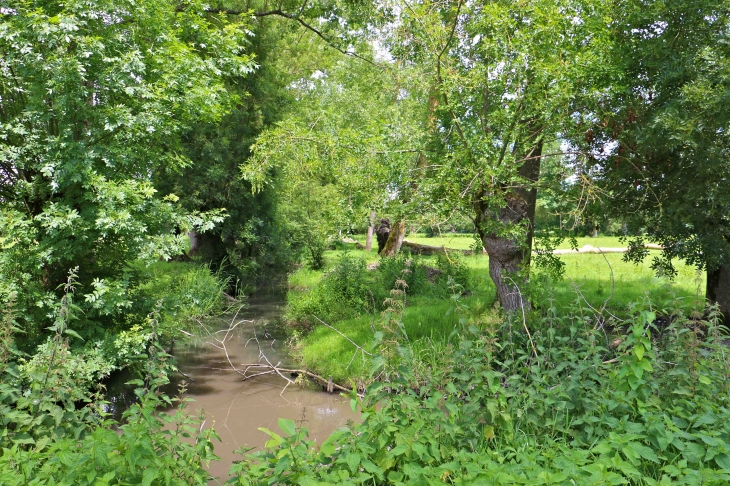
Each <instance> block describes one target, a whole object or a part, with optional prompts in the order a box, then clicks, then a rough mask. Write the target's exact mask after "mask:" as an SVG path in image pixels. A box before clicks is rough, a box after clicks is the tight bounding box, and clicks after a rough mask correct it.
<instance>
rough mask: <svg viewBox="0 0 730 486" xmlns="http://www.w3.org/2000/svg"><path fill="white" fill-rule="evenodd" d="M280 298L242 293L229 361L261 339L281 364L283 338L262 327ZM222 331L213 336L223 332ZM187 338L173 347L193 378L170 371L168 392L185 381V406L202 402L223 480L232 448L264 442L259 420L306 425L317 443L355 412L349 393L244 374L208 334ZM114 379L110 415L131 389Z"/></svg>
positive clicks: (215, 324)
mask: <svg viewBox="0 0 730 486" xmlns="http://www.w3.org/2000/svg"><path fill="white" fill-rule="evenodd" d="M282 299H283V298H282V296H278V295H270V294H265V295H262V296H257V297H252V298H250V299H248V306H247V307H246V308H245V309H244V310H243V311H241V312H240V313H239V314H238V316H237V321H240V320H246V321H247V322H243V323H241V324H239V326H238V327H237V328H236V330H235V332H234V333H233V334H232V337H231V339H230V340H228V341H226V349H227V351H228V357H229V358H230V361H231V362H232V363H233V364H234V365H236V366H238V365H240V364H243V363H255V362H258V361H259V346H260V347H261V350H262V351H263V352H264V354H265V355H266V357H267V358H268V359H269V361H270V362H271V363H272V364H277V363H278V362H281V363H282V366H284V365H285V364H286V363H287V362H290V360H288V357H287V355H286V352H285V351H284V350H283V349H282V348H283V347H284V345H283V344H284V343H283V342H281V341H278V340H275V339H274V338H273V337H271V336H268V335H266V333H265V328H266V324H267V323H269V322H273V321H275V320H276V319H278V318H279V316H280V315H281V311H282V306H283V304H284V302H283V300H282ZM232 321H233V316H232V315H228V316H222V317H221V318H218V319H215V320H209V321H208V323H207V324H208V328H209V329H210V330H211V332H214V331H217V330H221V329H223V330H225V329H227V328H228V327H229V325H230V323H231V322H232ZM222 334H223V333H219V335H218V336H219V337H222ZM254 338H257V339H254ZM191 341H192V342H190V343H189V344H188V345H186V346H184V347H179V350H176V351H175V353H174V354H175V358H176V360H177V365H178V367H179V369H180V370H181V371H182V372H183V373H185V375H187V376H189V377H190V378H192V379H193V380H194V381H190V380H188V379H187V378H185V377H184V376H183V375H181V374H178V375H177V376H173V377H172V383H171V384H170V385H169V388H168V389H166V392H167V393H168V394H169V395H171V396H172V395H176V394H177V392H176V390H177V388H178V387H179V384H180V382H182V381H183V380H185V381H188V383H189V384H188V391H187V394H186V396H187V397H188V398H192V399H193V400H195V401H194V402H192V403H190V404H189V407H190V409H191V410H198V409H200V408H202V409H203V410H204V411H205V416H206V424H205V426H206V427H209V426H213V427H214V428H215V430H216V432H217V433H218V435H219V436H220V438H221V443H216V444H215V453H216V454H217V455H218V456H219V457H220V458H221V461H218V462H216V463H214V464H212V465H211V468H210V472H211V474H212V475H213V476H214V477H216V478H217V479H219V480H220V482H221V483H223V482H225V479H226V478H227V476H228V469H229V468H230V466H231V464H232V463H233V461H235V460H238V459H240V457H241V456H240V455H238V454H235V453H234V451H236V450H237V449H239V448H240V447H242V446H248V447H255V448H257V449H260V448H263V446H264V443H265V442H266V440H267V439H268V436H267V435H266V434H264V433H263V432H261V431H259V430H258V428H259V427H266V428H268V429H270V430H272V431H274V432H277V433H281V431H280V430H279V429H278V426H277V421H278V419H279V418H288V419H291V420H294V421H295V422H296V423H297V425H302V426H304V427H306V428H307V429H309V436H310V438H311V439H313V440H316V441H318V442H321V441H322V440H324V439H325V438H326V437H327V436H328V435H329V434H330V433H331V432H333V431H334V430H336V429H337V428H339V427H341V426H342V425H344V424H346V423H347V422H348V421H349V420H355V419H357V414H355V413H353V412H352V410H351V409H350V402H349V400H347V399H344V398H342V397H340V396H339V395H338V394H336V393H334V394H328V393H325V392H323V391H321V390H322V388H321V386H315V385H309V386H299V385H289V386H288V387H287V388H286V390H284V387H285V385H286V384H287V382H286V381H285V380H284V379H283V378H281V377H279V376H276V375H273V374H269V375H263V376H257V377H255V378H251V379H248V380H246V381H242V377H241V375H240V374H238V373H237V372H236V371H234V370H233V369H232V367H231V365H230V364H229V362H228V359H227V358H226V353H225V352H223V351H222V350H220V349H217V348H215V347H214V346H213V345H211V344H210V343H211V342H213V343H215V341H213V340H212V339H210V337H208V338H207V339H197V338H196V339H192V340H191ZM257 341H258V342H257ZM264 362H265V361H264ZM262 371H263V370H262ZM116 381H117V382H118V381H121V380H116ZM115 384H116V383H114V382H112V383H110V384H109V386H108V394H107V399H108V400H109V401H110V402H111V403H112V405H113V407H112V408H113V410H112V411H113V412H114V414H115V415H117V416H119V415H120V414H121V412H122V411H123V410H124V409H125V408H126V407H127V406H129V404H130V402H131V396H130V395H129V390H125V389H122V388H121V387H119V386H115ZM282 390H284V391H283V392H282Z"/></svg>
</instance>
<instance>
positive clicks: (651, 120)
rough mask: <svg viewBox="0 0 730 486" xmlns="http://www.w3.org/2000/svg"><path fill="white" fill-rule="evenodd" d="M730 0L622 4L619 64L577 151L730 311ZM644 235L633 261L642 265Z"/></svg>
mask: <svg viewBox="0 0 730 486" xmlns="http://www.w3.org/2000/svg"><path fill="white" fill-rule="evenodd" d="M729 15H730V3H728V2H726V1H721V2H702V1H677V2H652V3H651V4H647V3H646V2H640V1H629V2H622V3H621V4H620V5H619V6H617V7H616V9H615V12H614V16H615V19H614V21H613V22H612V23H611V33H612V38H611V41H612V46H613V49H612V53H613V58H612V64H613V66H614V72H615V73H617V74H618V75H614V76H612V78H611V79H610V80H606V82H605V85H604V86H605V88H604V89H603V90H602V92H601V95H600V96H598V97H597V99H596V102H597V103H596V109H595V111H593V112H592V113H590V114H589V115H588V116H586V118H585V124H584V127H583V131H584V133H583V134H581V135H582V137H580V138H576V139H575V142H574V143H575V144H576V145H582V146H587V147H588V149H589V150H592V151H593V154H594V156H593V157H592V158H591V160H590V161H589V163H588V167H587V168H586V172H587V173H589V174H590V176H591V177H592V179H593V181H594V183H595V184H596V185H597V186H598V187H599V188H601V190H602V191H604V194H606V195H608V197H606V202H607V204H610V206H611V208H612V210H613V211H614V213H615V214H621V215H622V216H623V217H624V218H626V220H627V223H628V225H629V228H630V229H631V230H633V231H636V232H638V234H642V233H645V234H646V238H648V239H650V240H652V241H654V242H656V243H659V244H661V245H662V246H663V247H664V251H663V253H662V256H661V257H658V258H655V260H654V263H653V266H654V268H655V269H656V270H658V271H660V272H663V273H665V274H669V275H672V274H674V273H675V271H674V267H673V266H672V259H673V258H681V259H684V260H686V261H687V262H688V263H690V264H693V265H696V266H697V267H698V268H701V269H705V270H706V271H707V290H706V297H707V299H708V300H709V301H710V302H715V303H718V304H719V305H720V308H721V310H722V311H723V313H724V314H725V315H726V316H727V315H730V219H728V214H729V213H730V191H728V181H727V177H726V174H728V172H730V158H729V157H728V155H730V138H728V133H729V130H730V113H728V111H727V109H726V106H727V94H728V93H730V47H729V46H730V44H729V43H728V28H729V27H730V23H729V22H728V17H729ZM642 240H643V237H639V238H636V239H634V240H633V241H632V245H631V247H632V250H633V251H632V252H630V253H629V254H628V258H630V259H632V260H641V259H643V258H644V257H645V256H646V252H645V251H643V245H642V243H643V241H642Z"/></svg>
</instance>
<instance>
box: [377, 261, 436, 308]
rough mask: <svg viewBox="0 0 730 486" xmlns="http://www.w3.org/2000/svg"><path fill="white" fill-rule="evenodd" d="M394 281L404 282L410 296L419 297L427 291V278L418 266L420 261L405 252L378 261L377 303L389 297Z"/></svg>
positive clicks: (421, 267) (424, 271)
mask: <svg viewBox="0 0 730 486" xmlns="http://www.w3.org/2000/svg"><path fill="white" fill-rule="evenodd" d="M396 280H403V281H405V282H406V285H407V288H406V292H407V294H408V295H410V296H415V295H420V294H422V293H424V292H425V291H427V287H428V278H427V277H426V270H425V269H424V268H423V266H422V265H421V264H420V260H419V259H418V258H416V257H411V255H410V254H408V253H406V252H400V253H398V254H397V255H394V256H386V257H382V258H381V259H380V266H378V288H377V292H378V296H379V297H381V298H379V299H378V303H382V301H383V299H384V298H385V297H386V296H387V295H389V292H390V290H391V289H393V288H395V283H396Z"/></svg>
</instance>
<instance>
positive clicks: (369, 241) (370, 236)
mask: <svg viewBox="0 0 730 486" xmlns="http://www.w3.org/2000/svg"><path fill="white" fill-rule="evenodd" d="M373 232H375V211H370V226H368V237H367V239H366V240H365V251H370V249H371V248H372V247H373Z"/></svg>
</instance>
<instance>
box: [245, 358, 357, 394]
mask: <svg viewBox="0 0 730 486" xmlns="http://www.w3.org/2000/svg"><path fill="white" fill-rule="evenodd" d="M239 366H242V367H244V368H245V370H244V373H246V372H247V371H248V370H249V369H250V368H264V369H268V370H269V371H264V372H261V373H254V374H252V375H245V376H244V377H243V379H242V380H241V381H246V380H248V379H250V378H254V377H256V376H261V375H268V374H272V373H277V374H279V372H281V373H289V374H290V375H304V376H306V377H307V378H310V379H312V380H314V381H317V382H319V383H320V384H321V385H323V386H324V387H326V388H327V391H328V392H329V393H332V391H333V389H337V390H340V391H343V392H345V393H349V392H350V391H351V390H348V389H347V388H345V387H344V386H340V385H338V384H337V383H334V382H333V381H332V378H331V377H330V378H329V379H327V378H323V377H321V376H319V375H316V374H314V373H312V372H311V371H308V370H300V369H292V368H282V367H280V366H274V365H270V364H263V363H248V364H242V365H239Z"/></svg>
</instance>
